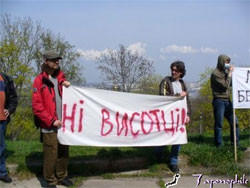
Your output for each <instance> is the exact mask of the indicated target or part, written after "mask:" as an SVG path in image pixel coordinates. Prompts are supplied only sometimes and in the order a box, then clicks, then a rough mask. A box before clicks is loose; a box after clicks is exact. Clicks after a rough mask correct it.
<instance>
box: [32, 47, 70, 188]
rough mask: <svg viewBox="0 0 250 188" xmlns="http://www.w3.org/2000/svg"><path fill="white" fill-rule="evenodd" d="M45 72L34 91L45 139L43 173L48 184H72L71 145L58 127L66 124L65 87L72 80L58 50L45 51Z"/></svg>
mask: <svg viewBox="0 0 250 188" xmlns="http://www.w3.org/2000/svg"><path fill="white" fill-rule="evenodd" d="M43 58H44V63H43V64H42V72H41V73H40V74H39V75H38V76H37V77H36V78H35V80H34V83H33V93H32V109H33V113H34V116H35V124H36V126H38V127H39V128H40V130H41V140H42V142H43V153H44V161H43V176H44V179H45V180H46V181H47V187H56V185H57V184H60V185H64V186H67V187H69V186H71V185H73V182H72V181H70V180H69V179H68V178H67V177H68V170H67V168H68V160H69V146H67V145H62V144H60V143H59V142H58V140H57V130H58V129H59V128H60V127H61V126H62V121H61V120H62V107H61V106H62V87H63V86H65V87H69V86H70V82H68V81H67V80H66V78H65V75H64V73H63V71H61V70H60V66H59V60H61V59H62V57H61V56H60V55H59V54H57V53H56V52H55V51H46V52H45V53H44V54H43Z"/></svg>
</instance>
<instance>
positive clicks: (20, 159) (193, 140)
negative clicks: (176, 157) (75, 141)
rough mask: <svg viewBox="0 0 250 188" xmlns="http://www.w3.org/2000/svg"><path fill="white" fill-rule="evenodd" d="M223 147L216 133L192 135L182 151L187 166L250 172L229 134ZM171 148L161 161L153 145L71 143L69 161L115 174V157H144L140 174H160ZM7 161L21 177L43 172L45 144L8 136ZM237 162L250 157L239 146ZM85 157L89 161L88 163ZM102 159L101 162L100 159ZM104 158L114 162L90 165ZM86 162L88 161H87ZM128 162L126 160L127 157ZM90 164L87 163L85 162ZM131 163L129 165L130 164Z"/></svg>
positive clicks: (246, 142)
mask: <svg viewBox="0 0 250 188" xmlns="http://www.w3.org/2000/svg"><path fill="white" fill-rule="evenodd" d="M240 136H241V145H242V146H244V147H250V137H249V131H245V132H242V133H241V135H240ZM223 139H224V143H225V145H224V147H222V148H221V149H217V148H215V147H214V145H213V135H211V134H210V135H209V134H204V135H198V134H195V135H189V136H188V140H189V141H188V144H186V145H183V146H182V148H181V155H182V156H185V157H186V158H187V160H188V166H190V167H200V168H206V169H209V170H210V173H212V174H220V175H229V176H234V175H235V174H239V175H240V174H248V175H249V174H250V173H249V169H248V170H246V169H242V168H240V167H239V166H238V165H237V164H236V163H235V162H234V150H233V147H232V146H231V144H230V139H229V135H224V137H223ZM169 148H170V147H166V148H165V150H164V154H165V158H166V161H165V162H163V163H158V162H157V161H156V157H155V153H154V147H121V148H110V147H105V148H103V147H102V148H101V147H79V146H71V147H70V163H69V172H70V174H71V175H73V176H81V177H87V176H94V175H102V176H103V177H107V178H109V177H113V176H114V174H115V173H116V172H117V171H119V168H118V169H116V167H115V161H117V160H121V159H129V160H128V161H127V166H126V164H125V166H126V167H127V168H128V169H126V170H130V169H129V168H130V167H131V168H132V169H131V170H134V169H133V164H132V165H131V164H130V163H133V160H135V159H136V158H143V159H145V161H146V163H145V164H143V165H144V168H145V169H149V170H147V172H145V173H142V174H140V175H141V176H158V175H159V176H161V174H164V173H165V172H166V171H169V170H168V167H167V165H166V162H167V159H168V154H169ZM6 155H7V163H9V164H11V163H13V164H17V165H18V168H17V173H16V175H17V176H19V177H23V178H27V177H32V176H34V175H41V173H42V159H43V153H42V144H41V143H40V142H39V141H29V142H27V141H8V140H7V151H6ZM237 156H238V162H239V163H240V162H241V161H243V159H244V158H246V157H249V156H247V155H246V154H245V153H244V152H243V151H239V150H238V155H237ZM86 161H89V162H88V163H86ZM100 161H101V162H100ZM103 161H104V162H105V161H109V162H110V161H111V163H109V165H110V164H112V163H114V165H113V166H112V168H110V170H109V168H105V169H102V168H101V167H100V168H98V164H97V165H96V166H95V165H92V166H91V165H89V164H90V163H95V162H96V163H98V162H99V164H100V165H104V164H103V163H104V162H103ZM84 162H85V163H84ZM125 162H126V161H125ZM86 164H88V165H86ZM129 165H130V166H129Z"/></svg>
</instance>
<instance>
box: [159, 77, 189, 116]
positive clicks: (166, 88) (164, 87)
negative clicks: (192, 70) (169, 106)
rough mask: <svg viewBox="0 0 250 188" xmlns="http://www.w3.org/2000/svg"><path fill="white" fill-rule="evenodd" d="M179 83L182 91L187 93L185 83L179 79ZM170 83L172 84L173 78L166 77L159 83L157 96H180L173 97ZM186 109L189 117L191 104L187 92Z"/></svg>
mask: <svg viewBox="0 0 250 188" xmlns="http://www.w3.org/2000/svg"><path fill="white" fill-rule="evenodd" d="M179 81H180V83H181V87H182V91H185V92H187V86H186V84H185V82H184V81H183V80H182V79H180V80H179ZM172 82H174V80H173V78H172V77H171V76H166V77H165V78H164V79H163V80H162V81H161V83H160V86H159V94H160V95H168V96H180V94H176V95H174V90H173V86H172ZM187 107H188V112H187V114H188V115H189V116H190V115H191V112H192V111H191V102H190V100H189V95H188V92H187Z"/></svg>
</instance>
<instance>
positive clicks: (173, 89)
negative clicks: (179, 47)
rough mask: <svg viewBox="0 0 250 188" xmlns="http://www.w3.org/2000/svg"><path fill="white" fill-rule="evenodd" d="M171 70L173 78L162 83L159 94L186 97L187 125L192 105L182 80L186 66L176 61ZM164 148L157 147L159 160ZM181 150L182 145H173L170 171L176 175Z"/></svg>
mask: <svg viewBox="0 0 250 188" xmlns="http://www.w3.org/2000/svg"><path fill="white" fill-rule="evenodd" d="M170 68H171V76H167V77H165V78H164V79H163V80H162V81H161V83H160V88H159V89H160V92H159V94H160V95H164V96H182V97H184V96H186V97H187V106H188V113H187V119H186V123H188V122H189V121H190V114H191V103H190V100H189V95H188V92H187V87H186V84H185V82H184V81H183V79H182V78H183V77H184V76H185V73H186V69H185V64H184V63H183V62H182V61H175V62H173V63H172V64H171V66H170ZM164 148H165V146H159V147H156V155H157V158H158V160H162V158H163V149H164ZM180 148H181V145H172V148H171V152H170V157H169V158H170V164H169V167H170V170H171V171H172V172H174V173H178V172H179V167H178V155H179V151H180Z"/></svg>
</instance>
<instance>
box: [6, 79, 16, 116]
mask: <svg viewBox="0 0 250 188" xmlns="http://www.w3.org/2000/svg"><path fill="white" fill-rule="evenodd" d="M7 79H8V82H7V84H8V85H7V87H8V88H9V96H6V97H8V103H9V104H8V108H7V109H5V114H8V115H10V114H13V113H14V112H15V111H16V107H17V104H18V102H17V93H16V89H15V85H14V82H13V80H12V78H11V77H9V76H8V78H7Z"/></svg>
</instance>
